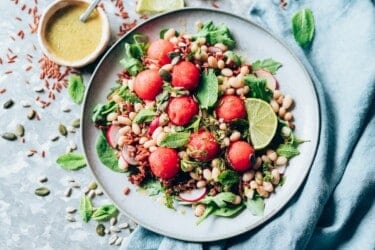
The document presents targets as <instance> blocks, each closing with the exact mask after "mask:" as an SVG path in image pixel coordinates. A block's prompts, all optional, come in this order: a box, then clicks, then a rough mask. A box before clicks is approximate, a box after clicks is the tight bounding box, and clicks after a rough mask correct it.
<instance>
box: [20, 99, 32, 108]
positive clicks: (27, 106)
mask: <svg viewBox="0 0 375 250" xmlns="http://www.w3.org/2000/svg"><path fill="white" fill-rule="evenodd" d="M21 106H22V107H24V108H29V107H30V106H31V105H30V103H29V102H28V101H25V100H22V101H21Z"/></svg>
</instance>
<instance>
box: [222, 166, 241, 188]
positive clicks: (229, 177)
mask: <svg viewBox="0 0 375 250" xmlns="http://www.w3.org/2000/svg"><path fill="white" fill-rule="evenodd" d="M218 179H219V182H220V183H221V184H222V185H226V186H231V185H233V184H236V183H238V182H239V181H240V175H239V174H238V173H237V172H235V171H233V170H229V169H228V170H224V171H223V172H221V173H220V174H219V176H218Z"/></svg>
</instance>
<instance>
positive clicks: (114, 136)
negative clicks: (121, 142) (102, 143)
mask: <svg viewBox="0 0 375 250" xmlns="http://www.w3.org/2000/svg"><path fill="white" fill-rule="evenodd" d="M119 130H120V127H119V126H117V125H111V126H110V127H109V128H108V130H107V134H106V137H107V141H108V143H109V145H110V146H111V147H112V148H116V146H117V142H118V138H119V137H120V134H119Z"/></svg>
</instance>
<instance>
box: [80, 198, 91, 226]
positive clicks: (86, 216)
mask: <svg viewBox="0 0 375 250" xmlns="http://www.w3.org/2000/svg"><path fill="white" fill-rule="evenodd" d="M79 214H80V215H81V218H82V220H83V221H84V222H88V221H89V220H90V218H91V215H92V204H91V200H90V198H89V197H87V196H86V195H85V196H83V197H82V198H81V201H80V203H79Z"/></svg>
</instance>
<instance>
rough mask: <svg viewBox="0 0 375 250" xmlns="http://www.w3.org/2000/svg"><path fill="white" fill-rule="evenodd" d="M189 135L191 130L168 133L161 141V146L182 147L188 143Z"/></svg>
mask: <svg viewBox="0 0 375 250" xmlns="http://www.w3.org/2000/svg"><path fill="white" fill-rule="evenodd" d="M189 137H190V133H189V132H175V133H168V134H167V135H166V136H165V137H164V139H163V140H162V141H161V142H160V146H162V147H168V148H180V147H183V146H185V145H186V143H188V141H189Z"/></svg>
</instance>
